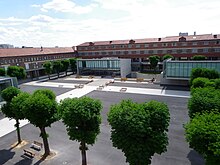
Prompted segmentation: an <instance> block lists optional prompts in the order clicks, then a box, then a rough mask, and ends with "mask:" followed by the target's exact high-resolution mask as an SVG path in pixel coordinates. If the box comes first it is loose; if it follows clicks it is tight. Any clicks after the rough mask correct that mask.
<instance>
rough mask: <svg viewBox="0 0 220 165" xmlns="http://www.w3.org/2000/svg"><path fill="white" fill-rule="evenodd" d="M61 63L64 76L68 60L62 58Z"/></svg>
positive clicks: (68, 63)
mask: <svg viewBox="0 0 220 165" xmlns="http://www.w3.org/2000/svg"><path fill="white" fill-rule="evenodd" d="M61 63H62V66H63V71H65V72H66V76H67V70H68V68H69V65H70V61H69V60H68V59H64V60H62V61H61Z"/></svg>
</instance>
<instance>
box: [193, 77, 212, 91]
mask: <svg viewBox="0 0 220 165" xmlns="http://www.w3.org/2000/svg"><path fill="white" fill-rule="evenodd" d="M208 82H209V79H208V78H204V77H197V78H195V79H194V80H193V82H192V88H203V87H205V85H206V84H207V83H208Z"/></svg>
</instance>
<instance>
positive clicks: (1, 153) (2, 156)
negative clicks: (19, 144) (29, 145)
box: [0, 148, 15, 164]
mask: <svg viewBox="0 0 220 165" xmlns="http://www.w3.org/2000/svg"><path fill="white" fill-rule="evenodd" d="M11 150H12V148H11V149H8V150H6V149H4V150H0V164H4V163H6V162H7V161H9V160H10V159H12V158H13V157H14V155H15V152H14V151H11Z"/></svg>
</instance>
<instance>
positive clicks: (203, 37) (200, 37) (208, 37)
mask: <svg viewBox="0 0 220 165" xmlns="http://www.w3.org/2000/svg"><path fill="white" fill-rule="evenodd" d="M216 35H217V38H214V35H213V34H202V35H189V36H184V37H185V38H186V41H198V40H213V39H220V34H216ZM181 37H182V36H169V37H164V38H144V39H133V40H134V41H135V43H152V42H174V41H179V38H181ZM159 40H160V41H159ZM129 41H130V40H112V41H96V42H85V43H82V44H80V45H78V46H89V45H90V43H93V44H94V45H110V44H128V43H129Z"/></svg>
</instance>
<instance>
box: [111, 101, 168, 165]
mask: <svg viewBox="0 0 220 165" xmlns="http://www.w3.org/2000/svg"><path fill="white" fill-rule="evenodd" d="M169 120H170V115H169V109H168V107H167V105H165V104H164V103H160V102H157V101H150V102H148V103H141V104H138V103H134V102H132V101H131V100H123V101H121V102H120V103H119V104H116V105H112V106H111V108H110V112H109V114H108V122H109V124H110V125H111V127H112V130H111V140H112V142H113V146H114V147H116V148H118V149H121V150H122V151H123V152H124V154H125V156H126V161H127V162H129V164H130V165H142V164H150V163H151V157H152V156H153V155H154V154H155V153H158V154H161V153H162V152H164V151H166V146H167V145H168V137H167V131H168V126H169Z"/></svg>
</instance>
